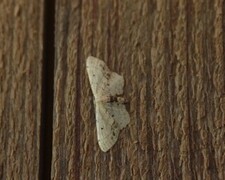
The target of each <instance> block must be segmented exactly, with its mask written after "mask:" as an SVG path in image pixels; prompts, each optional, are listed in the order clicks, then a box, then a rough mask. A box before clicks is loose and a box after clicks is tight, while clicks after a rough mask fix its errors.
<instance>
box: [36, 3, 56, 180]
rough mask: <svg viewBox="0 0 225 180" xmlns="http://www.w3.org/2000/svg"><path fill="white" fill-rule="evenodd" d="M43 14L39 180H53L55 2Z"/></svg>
mask: <svg viewBox="0 0 225 180" xmlns="http://www.w3.org/2000/svg"><path fill="white" fill-rule="evenodd" d="M43 4H44V12H43V23H44V26H43V56H42V57H43V60H42V66H43V68H42V95H41V96H42V100H41V109H42V110H41V125H40V154H39V179H51V161H52V130H53V125H52V123H53V97H54V58H55V49H54V39H55V33H54V31H55V29H54V25H55V0H52V1H45V3H43Z"/></svg>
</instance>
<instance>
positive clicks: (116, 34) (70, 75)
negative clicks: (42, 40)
mask: <svg viewBox="0 0 225 180" xmlns="http://www.w3.org/2000/svg"><path fill="white" fill-rule="evenodd" d="M222 12H223V9H222V1H207V2H206V3H205V1H204V2H203V1H198V0H193V1H190V2H189V1H187V0H181V1H179V0H172V1H158V0H157V1H156V0H155V1H153V0H152V1H147V0H144V1H135V0H124V1H114V0H109V1H105V0H96V1H88V0H83V1H56V17H58V18H57V19H56V25H55V27H56V66H55V81H54V82H55V94H54V97H55V99H54V102H55V104H54V122H53V160H52V178H53V179H64V178H68V179H74V178H76V179H78V178H80V179H130V178H131V177H132V178H133V179H140V178H142V179H195V178H196V177H197V178H199V179H210V178H211V179H223V178H224V172H225V171H224V166H223V162H224V152H223V151H222V150H223V149H224V132H225V126H224V123H225V122H224V110H225V109H224V108H225V107H224V105H223V104H224V95H223V93H224V70H225V69H224V60H223V59H224V57H223V46H224V45H223V43H224V39H223V38H222V35H223V31H222V29H223V27H222ZM89 55H93V56H96V57H98V58H100V59H103V60H105V62H106V63H107V64H108V66H109V67H110V69H112V70H113V71H116V72H118V73H119V74H122V75H123V76H124V78H125V95H126V96H127V97H128V98H129V99H130V103H129V108H128V109H129V113H130V116H131V123H130V124H129V126H128V127H126V128H125V129H124V130H123V131H122V133H121V134H120V137H119V140H118V142H117V143H116V145H115V146H114V147H113V148H112V149H111V150H110V151H109V152H107V153H103V152H101V150H100V149H99V147H98V144H97V137H96V126H95V115H94V105H93V97H92V93H91V89H90V85H89V81H88V77H87V73H86V69H85V63H86V58H87V57H88V56H89ZM218 157H219V158H218Z"/></svg>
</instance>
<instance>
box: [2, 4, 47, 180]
mask: <svg viewBox="0 0 225 180" xmlns="http://www.w3.org/2000/svg"><path fill="white" fill-rule="evenodd" d="M42 23H43V2H42V1H39V2H38V1H35V2H31V1H29V0H19V1H8V0H1V2H0V179H3V180H5V179H7V180H8V179H38V176H39V165H40V164H39V158H40V157H39V155H40V153H39V151H40V124H41V88H42V61H43V59H42V55H43V53H42V51H43V37H42V36H43V24H42Z"/></svg>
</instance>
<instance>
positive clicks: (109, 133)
mask: <svg viewBox="0 0 225 180" xmlns="http://www.w3.org/2000/svg"><path fill="white" fill-rule="evenodd" d="M105 107H106V106H105V103H102V102H98V103H96V126H97V138H98V144H99V146H100V148H101V150H102V151H104V152H106V151H108V150H109V149H110V148H111V147H112V146H113V145H114V144H115V143H116V141H117V139H118V135H119V131H120V128H119V125H118V124H117V122H116V121H115V120H114V118H113V117H112V116H110V113H109V112H108V111H107V109H106V108H105Z"/></svg>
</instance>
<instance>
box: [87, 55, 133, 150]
mask: <svg viewBox="0 0 225 180" xmlns="http://www.w3.org/2000/svg"><path fill="white" fill-rule="evenodd" d="M87 72H88V77H89V81H90V84H91V89H92V92H93V95H94V97H95V108H96V124H97V137H98V143H99V146H100V148H101V150H102V151H104V152H106V151H108V150H109V149H110V148H111V147H112V146H113V145H114V144H115V143H116V141H117V139H118V136H119V132H120V130H121V129H122V128H124V127H126V125H127V124H128V123H129V122H130V117H129V114H128V112H127V111H126V108H125V105H124V104H123V103H120V102H110V101H104V100H103V99H106V98H107V97H116V96H117V95H121V94H123V86H124V79H123V77H122V76H120V75H118V74H117V73H115V72H111V71H110V70H109V68H108V67H107V66H106V64H105V63H104V62H103V61H102V60H100V59H98V58H95V57H92V56H89V57H88V59H87Z"/></svg>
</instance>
